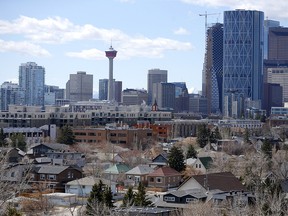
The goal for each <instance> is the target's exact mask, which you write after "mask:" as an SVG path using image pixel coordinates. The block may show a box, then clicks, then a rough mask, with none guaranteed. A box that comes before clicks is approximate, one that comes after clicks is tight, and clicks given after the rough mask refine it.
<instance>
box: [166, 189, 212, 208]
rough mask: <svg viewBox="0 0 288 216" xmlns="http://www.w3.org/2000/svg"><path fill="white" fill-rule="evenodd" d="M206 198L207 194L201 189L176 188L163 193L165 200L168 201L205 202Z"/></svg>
mask: <svg viewBox="0 0 288 216" xmlns="http://www.w3.org/2000/svg"><path fill="white" fill-rule="evenodd" d="M206 198H207V195H206V194H205V193H204V192H203V191H201V190H200V189H189V190H176V191H171V192H170V193H167V194H165V195H163V201H165V202H167V203H182V204H187V203H193V202H198V201H202V202H204V201H205V200H206Z"/></svg>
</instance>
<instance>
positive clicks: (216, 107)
mask: <svg viewBox="0 0 288 216" xmlns="http://www.w3.org/2000/svg"><path fill="white" fill-rule="evenodd" d="M206 37H207V38H206V53H205V61H206V62H205V63H204V69H203V76H204V79H202V80H203V81H204V83H203V84H202V92H203V96H204V97H206V98H207V111H208V114H210V113H218V112H220V111H222V83H223V24H220V23H216V24H214V25H212V26H211V27H209V28H208V29H207V34H206Z"/></svg>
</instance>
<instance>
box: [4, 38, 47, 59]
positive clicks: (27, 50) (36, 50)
mask: <svg viewBox="0 0 288 216" xmlns="http://www.w3.org/2000/svg"><path fill="white" fill-rule="evenodd" d="M0 52H16V53H20V54H24V55H32V56H43V57H47V56H50V53H49V52H48V51H47V50H45V49H43V48H41V47H40V46H38V45H35V44H32V43H30V42H27V41H21V42H15V41H4V40H0Z"/></svg>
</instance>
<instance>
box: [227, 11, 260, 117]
mask: <svg viewBox="0 0 288 216" xmlns="http://www.w3.org/2000/svg"><path fill="white" fill-rule="evenodd" d="M263 21H264V13H263V12H261V11H252V10H235V11H225V12H224V27H223V29H224V36H223V37H224V38H223V39H224V40H223V43H224V44H223V100H224V103H223V115H224V116H230V117H232V116H233V117H241V116H244V113H245V112H244V111H245V107H244V101H245V100H246V99H247V98H249V99H250V100H253V101H260V100H261V96H262V95H261V94H262V91H261V90H262V75H263V44H264V42H263V35H264V32H263V31H264V25H263ZM232 114H233V115H232Z"/></svg>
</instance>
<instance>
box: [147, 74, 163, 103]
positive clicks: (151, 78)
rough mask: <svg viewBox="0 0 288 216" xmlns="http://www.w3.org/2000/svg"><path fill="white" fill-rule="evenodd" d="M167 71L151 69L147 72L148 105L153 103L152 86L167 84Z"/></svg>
mask: <svg viewBox="0 0 288 216" xmlns="http://www.w3.org/2000/svg"><path fill="white" fill-rule="evenodd" d="M167 73H168V72H167V70H160V69H151V70H149V71H148V77H147V90H148V105H152V104H153V103H154V100H155V98H153V84H154V83H161V82H167Z"/></svg>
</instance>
